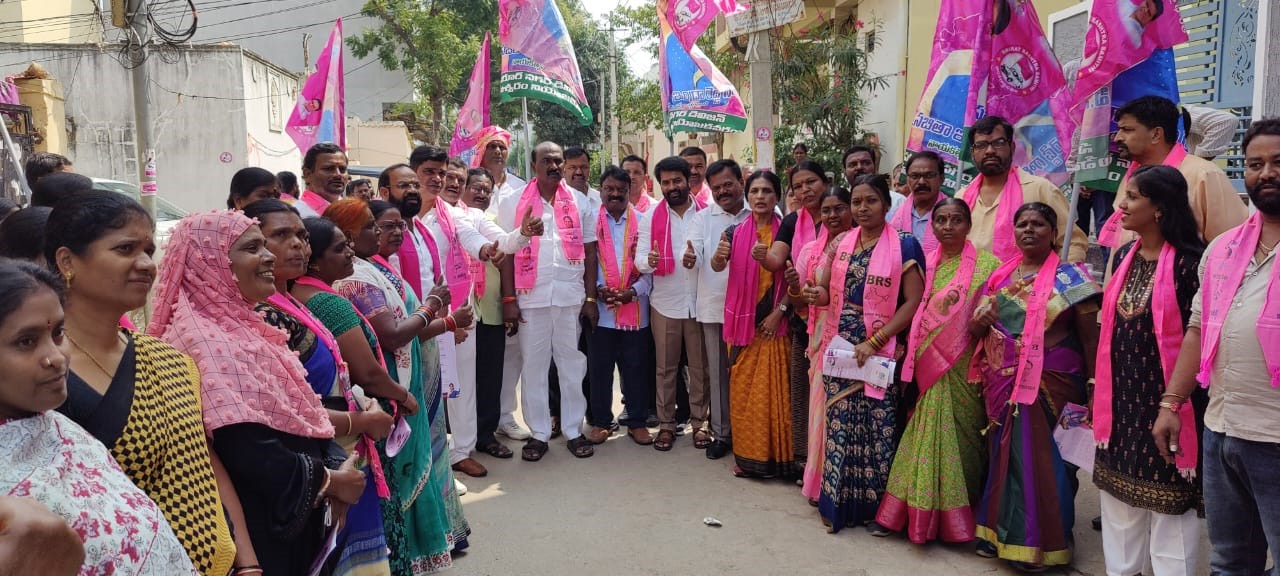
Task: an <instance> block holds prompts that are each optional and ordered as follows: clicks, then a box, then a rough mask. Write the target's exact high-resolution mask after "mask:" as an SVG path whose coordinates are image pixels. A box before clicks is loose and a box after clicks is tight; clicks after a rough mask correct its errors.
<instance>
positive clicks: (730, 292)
mask: <svg viewBox="0 0 1280 576" xmlns="http://www.w3.org/2000/svg"><path fill="white" fill-rule="evenodd" d="M780 224H781V219H779V218H778V217H777V216H774V217H773V220H772V221H771V222H770V226H771V229H772V230H773V234H772V235H773V236H777V235H778V227H779V225H780ZM757 227H758V224H757V223H756V219H755V217H754V216H748V217H747V219H746V220H743V221H742V223H741V224H738V225H737V226H736V227H735V228H734V230H733V244H732V249H731V250H730V251H729V284H728V286H727V287H726V288H725V294H724V328H723V329H722V332H723V334H724V340H725V342H727V343H729V344H730V345H731V346H746V345H748V344H751V340H752V338H754V337H755V333H756V304H757V303H758V302H757V296H759V294H760V270H761V267H760V263H759V262H756V261H755V260H754V259H752V258H751V247H752V246H754V245H755V243H756V242H758V241H759V235H758V234H757V232H756V230H757ZM785 285H786V282H785V281H784V280H782V277H781V275H779V274H777V273H774V278H773V294H774V297H773V300H774V304H777V302H778V301H779V300H781V298H782V290H781V289H780V288H781V287H782V286H785ZM785 328H786V323H782V324H781V325H779V327H778V330H779V333H778V335H779V336H782V335H783V334H784V332H783V331H784V330H785Z"/></svg>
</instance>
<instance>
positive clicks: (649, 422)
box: [644, 414, 658, 428]
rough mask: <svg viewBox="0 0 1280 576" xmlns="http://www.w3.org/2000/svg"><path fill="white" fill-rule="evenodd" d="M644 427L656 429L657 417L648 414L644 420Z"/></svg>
mask: <svg viewBox="0 0 1280 576" xmlns="http://www.w3.org/2000/svg"><path fill="white" fill-rule="evenodd" d="M644 425H645V427H647V428H657V427H658V417H657V416H656V415H654V414H650V415H649V417H648V418H645V420H644Z"/></svg>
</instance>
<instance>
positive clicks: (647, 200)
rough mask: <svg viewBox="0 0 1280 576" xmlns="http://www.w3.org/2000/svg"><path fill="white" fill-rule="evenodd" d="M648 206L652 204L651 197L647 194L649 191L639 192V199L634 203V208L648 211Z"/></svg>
mask: <svg viewBox="0 0 1280 576" xmlns="http://www.w3.org/2000/svg"><path fill="white" fill-rule="evenodd" d="M650 206H653V198H652V197H650V196H649V193H648V192H645V193H643V194H640V201H639V202H636V203H635V207H636V210H639V211H641V212H645V213H648V212H649V207H650Z"/></svg>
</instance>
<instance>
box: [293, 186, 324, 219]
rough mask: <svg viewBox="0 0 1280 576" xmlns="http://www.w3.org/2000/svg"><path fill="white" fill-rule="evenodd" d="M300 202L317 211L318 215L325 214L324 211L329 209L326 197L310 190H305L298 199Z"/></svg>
mask: <svg viewBox="0 0 1280 576" xmlns="http://www.w3.org/2000/svg"><path fill="white" fill-rule="evenodd" d="M298 200H301V201H302V203H303V204H306V205H307V206H308V207H310V208H311V209H312V210H315V211H316V214H324V209H325V208H328V207H329V201H328V200H325V199H324V196H321V195H319V194H316V193H315V192H312V191H310V190H303V191H302V196H300V197H298Z"/></svg>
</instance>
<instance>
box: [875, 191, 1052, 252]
mask: <svg viewBox="0 0 1280 576" xmlns="http://www.w3.org/2000/svg"><path fill="white" fill-rule="evenodd" d="M984 179H985V178H984V177H983V175H982V174H978V177H977V178H974V179H973V182H970V183H969V187H968V188H965V189H964V193H963V195H962V196H961V198H963V199H964V202H965V204H968V205H969V209H970V210H973V209H974V207H975V206H977V205H978V197H979V196H980V195H981V192H982V182H983V180H984ZM1021 207H1022V180H1021V179H1020V178H1019V175H1018V168H1017V167H1016V166H1015V167H1014V168H1013V169H1011V170H1009V176H1008V179H1007V180H1005V182H1004V190H1003V191H1001V192H1000V205H999V206H996V225H995V228H994V230H992V238H991V251H992V252H994V253H995V255H996V258H999V259H1000V261H1001V262H1007V261H1009V260H1018V261H1021V259H1022V252H1021V251H1020V250H1018V243H1017V242H1015V241H1014V239H1013V215H1014V213H1015V212H1017V211H1018V208H1021ZM899 212H901V210H899ZM1014 266H1015V267H1016V266H1017V264H1014ZM1055 269H1056V268H1055Z"/></svg>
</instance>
